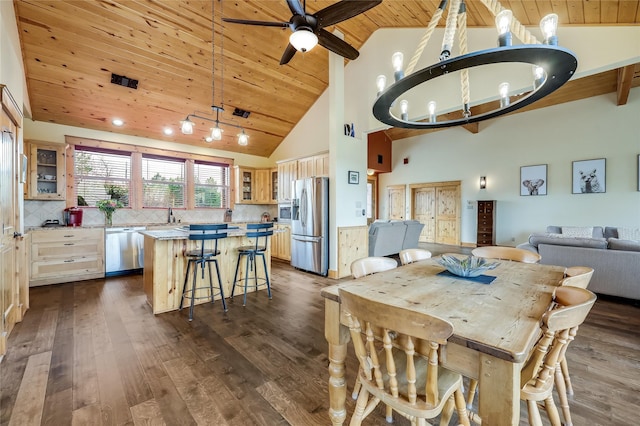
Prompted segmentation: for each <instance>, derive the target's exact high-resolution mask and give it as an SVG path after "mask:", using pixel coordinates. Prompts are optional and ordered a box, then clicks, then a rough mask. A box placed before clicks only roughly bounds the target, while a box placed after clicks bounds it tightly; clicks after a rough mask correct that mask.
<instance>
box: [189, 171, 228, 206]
mask: <svg viewBox="0 0 640 426" xmlns="http://www.w3.org/2000/svg"><path fill="white" fill-rule="evenodd" d="M193 174H194V179H193V180H194V189H195V206H196V207H212V208H228V207H229V204H230V201H229V193H230V190H229V182H230V177H229V165H228V164H216V163H205V162H200V161H196V162H195V164H194V165H193Z"/></svg>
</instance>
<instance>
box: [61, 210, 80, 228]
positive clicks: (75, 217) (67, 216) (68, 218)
mask: <svg viewBox="0 0 640 426" xmlns="http://www.w3.org/2000/svg"><path fill="white" fill-rule="evenodd" d="M64 222H65V223H66V225H67V226H82V209H79V208H77V207H69V208H66V209H64Z"/></svg>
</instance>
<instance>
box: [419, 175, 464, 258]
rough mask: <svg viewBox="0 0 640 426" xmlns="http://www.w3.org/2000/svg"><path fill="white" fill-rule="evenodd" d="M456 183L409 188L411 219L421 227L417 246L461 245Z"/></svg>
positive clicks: (458, 195) (457, 184)
mask: <svg viewBox="0 0 640 426" xmlns="http://www.w3.org/2000/svg"><path fill="white" fill-rule="evenodd" d="M460 185H461V183H460V182H459V181H449V182H430V183H419V184H412V185H410V186H409V187H410V188H411V207H410V211H411V217H412V218H413V219H415V220H418V221H420V222H421V223H423V224H424V228H423V229H422V233H421V234H420V240H419V241H420V242H426V243H439V244H451V245H460V205H461V201H460Z"/></svg>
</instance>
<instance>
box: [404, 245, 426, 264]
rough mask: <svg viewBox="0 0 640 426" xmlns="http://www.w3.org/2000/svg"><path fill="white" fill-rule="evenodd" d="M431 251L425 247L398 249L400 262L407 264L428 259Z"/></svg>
mask: <svg viewBox="0 0 640 426" xmlns="http://www.w3.org/2000/svg"><path fill="white" fill-rule="evenodd" d="M430 257H431V252H430V251H429V250H425V249H419V248H410V249H404V250H402V251H400V263H402V264H403V265H408V264H409V263H413V262H417V261H419V260H424V259H429V258H430Z"/></svg>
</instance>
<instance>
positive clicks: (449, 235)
mask: <svg viewBox="0 0 640 426" xmlns="http://www.w3.org/2000/svg"><path fill="white" fill-rule="evenodd" d="M436 200H437V203H436V236H437V237H436V243H439V244H451V245H460V229H459V227H460V187H459V186H454V185H451V186H442V187H438V188H436Z"/></svg>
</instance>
